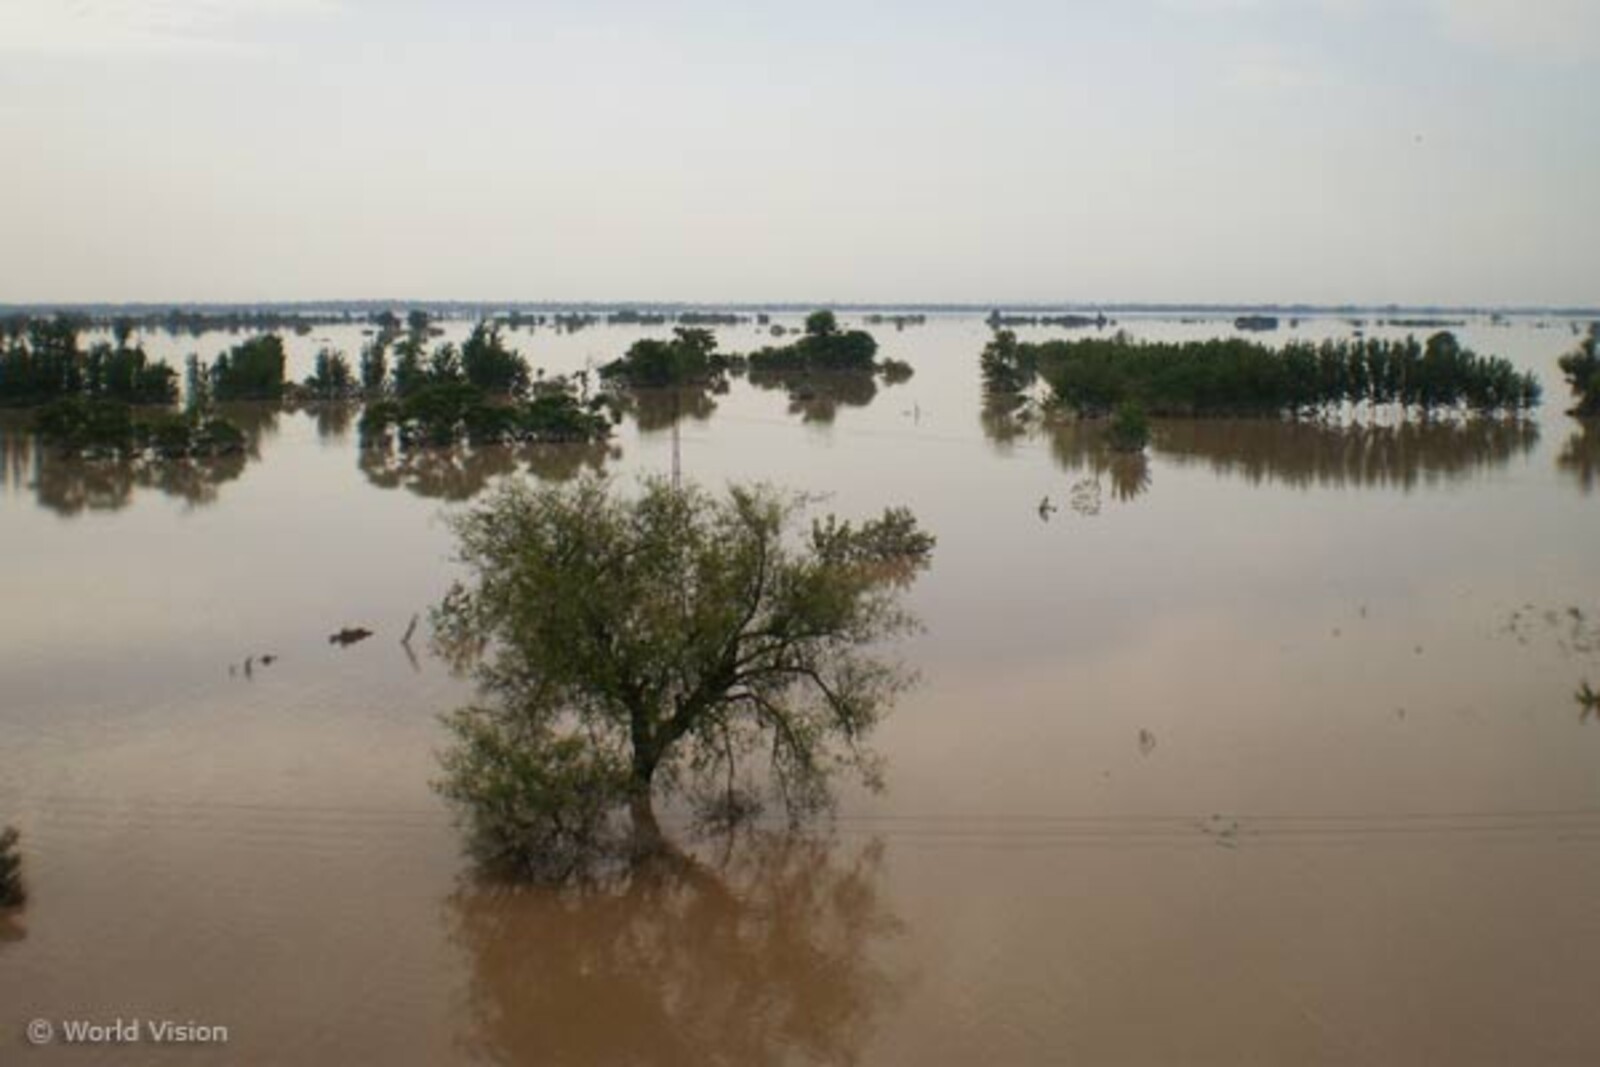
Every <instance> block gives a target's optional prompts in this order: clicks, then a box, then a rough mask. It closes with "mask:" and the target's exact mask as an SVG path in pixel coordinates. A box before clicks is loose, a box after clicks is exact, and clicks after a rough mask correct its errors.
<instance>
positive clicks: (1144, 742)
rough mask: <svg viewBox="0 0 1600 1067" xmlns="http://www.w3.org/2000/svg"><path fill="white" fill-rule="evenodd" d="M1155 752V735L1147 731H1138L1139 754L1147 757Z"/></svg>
mask: <svg viewBox="0 0 1600 1067" xmlns="http://www.w3.org/2000/svg"><path fill="white" fill-rule="evenodd" d="M1155 750H1156V735H1155V734H1153V733H1151V732H1150V731H1149V730H1140V731H1139V754H1140V755H1141V756H1148V755H1150V753H1152V752H1154V751H1155Z"/></svg>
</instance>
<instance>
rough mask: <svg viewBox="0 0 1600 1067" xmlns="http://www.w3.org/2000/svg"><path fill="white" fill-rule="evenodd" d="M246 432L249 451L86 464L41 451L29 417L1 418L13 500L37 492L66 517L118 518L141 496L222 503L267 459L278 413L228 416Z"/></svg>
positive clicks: (6, 481) (2, 452)
mask: <svg viewBox="0 0 1600 1067" xmlns="http://www.w3.org/2000/svg"><path fill="white" fill-rule="evenodd" d="M222 414H223V415H225V416H226V417H227V418H228V419H229V420H230V421H231V422H233V423H234V424H235V425H236V426H238V427H239V429H240V430H242V431H244V435H245V450H244V451H243V452H236V453H232V454H229V455H224V456H211V457H205V458H197V459H186V460H167V461H160V462H155V461H143V460H140V461H128V460H82V459H76V458H73V457H67V456H62V455H61V454H59V453H58V452H57V451H56V450H54V449H51V448H48V447H46V446H44V445H42V444H41V443H40V442H39V441H38V440H37V439H36V438H35V437H34V436H33V434H32V432H31V431H30V429H29V422H28V420H27V418H26V417H18V416H12V417H7V418H5V419H0V472H3V475H4V477H3V484H0V489H3V491H4V492H6V493H19V492H22V491H26V490H31V491H32V492H33V494H34V499H35V501H36V502H37V503H38V504H39V505H40V506H41V507H44V508H47V509H48V510H50V511H52V512H54V513H56V514H57V515H61V516H66V517H70V516H74V515H81V514H83V513H84V512H95V511H119V510H121V509H123V508H125V507H127V506H128V505H129V504H131V503H132V502H133V500H134V497H135V495H136V494H137V493H138V492H140V491H153V492H157V493H160V494H162V495H164V496H169V497H173V498H176V499H179V500H182V501H183V502H184V503H185V504H186V505H188V506H190V507H205V506H208V505H211V504H214V503H216V501H217V499H218V496H219V494H220V493H221V490H222V487H223V486H224V485H226V484H227V483H229V482H232V481H236V480H237V479H238V478H239V477H240V476H241V475H243V474H244V472H245V468H246V467H248V466H249V465H250V464H251V463H253V462H255V461H256V460H259V459H260V458H261V445H262V442H263V440H265V439H266V438H269V437H271V436H272V434H273V433H275V432H276V430H277V423H278V412H277V411H276V410H274V409H272V408H269V407H262V406H259V405H236V406H229V407H226V408H224V409H223V410H222Z"/></svg>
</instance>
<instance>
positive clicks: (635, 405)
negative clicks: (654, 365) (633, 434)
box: [616, 382, 728, 433]
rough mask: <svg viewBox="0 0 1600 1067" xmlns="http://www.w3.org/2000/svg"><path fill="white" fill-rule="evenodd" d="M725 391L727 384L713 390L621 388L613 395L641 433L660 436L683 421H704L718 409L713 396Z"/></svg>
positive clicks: (711, 388)
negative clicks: (662, 432)
mask: <svg viewBox="0 0 1600 1067" xmlns="http://www.w3.org/2000/svg"><path fill="white" fill-rule="evenodd" d="M727 391H728V385H727V383H726V382H722V383H720V384H719V385H718V386H716V387H695V386H684V387H683V388H679V389H673V388H657V389H623V390H619V391H618V392H617V394H616V396H617V399H618V401H619V402H620V403H621V405H622V410H623V413H624V414H627V415H632V416H633V421H634V422H635V423H636V424H637V425H638V427H639V432H640V433H659V432H660V431H662V430H670V429H672V427H673V426H674V425H676V424H677V423H679V422H682V421H683V420H684V419H693V420H694V421H695V422H705V421H706V420H707V419H709V418H711V415H712V413H713V412H715V411H716V410H717V401H716V397H717V396H720V395H722V394H724V393H726V392H727Z"/></svg>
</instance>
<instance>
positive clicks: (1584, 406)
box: [1560, 322, 1600, 418]
mask: <svg viewBox="0 0 1600 1067" xmlns="http://www.w3.org/2000/svg"><path fill="white" fill-rule="evenodd" d="M1597 339H1600V323H1593V322H1591V323H1590V324H1589V332H1588V333H1587V334H1586V335H1585V336H1584V338H1583V340H1581V341H1579V342H1578V347H1576V348H1574V349H1573V350H1572V351H1571V352H1568V353H1567V354H1566V355H1564V356H1562V357H1561V361H1560V366H1561V373H1562V374H1564V375H1566V378H1567V384H1568V385H1570V386H1571V387H1572V395H1573V397H1574V399H1575V400H1576V401H1577V403H1576V404H1575V405H1574V406H1573V408H1572V414H1574V415H1577V416H1579V417H1580V418H1593V417H1594V416H1597V415H1600V352H1596V342H1597Z"/></svg>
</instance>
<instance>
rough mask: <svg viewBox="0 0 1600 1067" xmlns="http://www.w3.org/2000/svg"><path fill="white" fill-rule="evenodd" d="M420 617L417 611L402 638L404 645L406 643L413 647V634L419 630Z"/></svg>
mask: <svg viewBox="0 0 1600 1067" xmlns="http://www.w3.org/2000/svg"><path fill="white" fill-rule="evenodd" d="M419 618H421V616H420V615H417V614H415V613H413V614H412V616H411V622H410V624H409V625H408V626H407V627H406V632H405V634H404V635H403V636H402V637H401V638H400V643H401V644H402V645H405V646H406V647H407V648H410V647H411V635H412V634H414V633H416V632H417V620H418V619H419Z"/></svg>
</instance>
